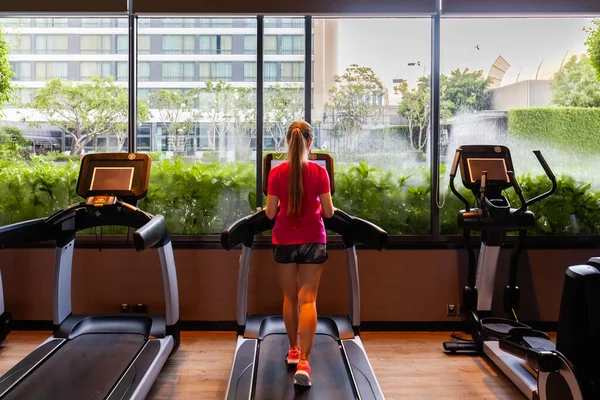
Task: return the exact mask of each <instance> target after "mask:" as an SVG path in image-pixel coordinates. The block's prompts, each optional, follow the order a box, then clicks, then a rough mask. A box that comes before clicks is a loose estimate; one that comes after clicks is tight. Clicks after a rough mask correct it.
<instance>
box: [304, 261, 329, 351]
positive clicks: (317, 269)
mask: <svg viewBox="0 0 600 400" xmlns="http://www.w3.org/2000/svg"><path fill="white" fill-rule="evenodd" d="M322 271H323V264H300V265H298V286H299V288H300V290H299V291H298V304H299V306H300V323H299V325H298V328H299V332H300V352H301V356H300V357H301V359H302V360H308V359H309V357H310V352H311V350H312V345H313V341H314V339H315V332H316V330H317V290H318V289H319V280H320V279H321V272H322Z"/></svg>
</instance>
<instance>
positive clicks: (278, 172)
mask: <svg viewBox="0 0 600 400" xmlns="http://www.w3.org/2000/svg"><path fill="white" fill-rule="evenodd" d="M289 177H290V166H289V163H288V162H287V161H286V162H284V163H282V164H280V165H278V166H276V167H275V168H273V169H272V170H271V172H270V174H269V182H268V185H267V193H268V194H270V195H272V196H277V197H278V198H279V206H280V208H279V212H278V213H277V220H276V221H275V226H274V227H273V243H274V244H280V245H290V244H312V243H327V235H326V232H325V225H324V224H323V218H322V217H321V199H320V195H322V194H324V193H329V191H330V188H329V175H328V174H327V170H326V169H325V168H323V167H321V166H320V165H318V164H316V163H313V162H307V163H306V164H304V168H303V169H302V185H303V188H304V198H303V199H302V215H301V216H299V217H294V216H288V215H287V214H288V210H287V206H288V198H289V192H288V190H289V189H288V184H289Z"/></svg>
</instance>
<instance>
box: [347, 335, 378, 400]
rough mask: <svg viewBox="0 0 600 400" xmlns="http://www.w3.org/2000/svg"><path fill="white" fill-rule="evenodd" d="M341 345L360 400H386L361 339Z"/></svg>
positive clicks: (348, 340) (349, 340) (357, 338)
mask: <svg viewBox="0 0 600 400" xmlns="http://www.w3.org/2000/svg"><path fill="white" fill-rule="evenodd" d="M341 343H342V348H343V350H344V353H345V354H346V360H347V362H348V366H349V367H350V371H351V372H352V379H353V380H354V384H355V387H356V391H357V392H358V394H359V398H360V399H361V400H371V399H372V400H384V399H385V397H384V395H383V391H382V390H381V387H380V386H379V382H377V378H375V373H374V372H373V367H372V366H371V363H370V362H369V358H368V357H367V353H366V352H365V348H364V347H363V345H362V341H361V340H360V337H358V336H357V337H355V338H354V339H347V340H342V341H341Z"/></svg>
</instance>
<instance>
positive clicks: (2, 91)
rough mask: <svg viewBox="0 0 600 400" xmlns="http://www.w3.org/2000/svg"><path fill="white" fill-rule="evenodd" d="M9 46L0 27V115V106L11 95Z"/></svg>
mask: <svg viewBox="0 0 600 400" xmlns="http://www.w3.org/2000/svg"><path fill="white" fill-rule="evenodd" d="M9 54H10V46H9V44H8V43H7V42H6V40H4V34H3V32H2V29H0V116H1V115H2V106H3V105H4V103H6V102H8V101H10V100H11V99H12V95H13V91H14V88H13V82H12V78H13V75H14V73H13V71H12V69H11V68H10V63H9V62H8V56H9Z"/></svg>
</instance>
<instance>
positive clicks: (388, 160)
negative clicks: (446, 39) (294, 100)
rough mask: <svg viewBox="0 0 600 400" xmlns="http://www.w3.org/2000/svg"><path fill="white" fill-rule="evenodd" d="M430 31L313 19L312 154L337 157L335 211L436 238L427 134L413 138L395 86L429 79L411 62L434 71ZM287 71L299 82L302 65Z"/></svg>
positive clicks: (397, 21)
mask: <svg viewBox="0 0 600 400" xmlns="http://www.w3.org/2000/svg"><path fill="white" fill-rule="evenodd" d="M430 30H431V23H430V20H429V19H425V18H423V19H420V18H410V19H409V18H379V19H318V18H317V19H315V20H314V44H315V47H314V57H313V60H314V79H313V84H312V85H313V103H312V105H313V109H312V117H313V125H314V127H315V140H314V144H313V149H315V150H317V149H318V150H321V151H325V152H328V153H330V154H332V155H333V157H334V159H335V162H336V166H335V175H336V176H335V184H336V192H335V194H334V196H333V203H334V205H335V206H336V207H339V208H340V209H341V210H344V211H346V212H348V213H350V214H352V215H356V216H358V217H361V218H365V219H367V220H369V221H372V222H373V223H375V224H377V225H379V226H381V227H382V228H383V229H385V230H386V231H387V232H388V233H389V234H392V235H424V234H428V233H429V225H430V212H429V209H430V207H429V191H430V190H429V185H430V180H429V163H428V161H427V159H428V155H427V146H426V143H427V140H428V134H427V130H426V129H422V130H421V136H420V142H419V143H417V142H416V140H414V138H415V137H417V138H418V137H419V135H418V134H416V136H415V134H413V135H409V134H408V132H410V129H411V128H412V129H413V131H414V129H415V128H414V123H413V126H410V123H409V121H407V119H406V118H404V117H403V116H402V115H401V114H399V110H400V109H401V104H402V101H403V96H402V93H401V92H400V90H399V89H401V88H400V87H399V88H398V90H395V89H396V88H395V86H398V85H401V82H406V84H407V85H409V87H414V86H415V85H416V84H417V82H419V80H421V79H422V78H424V75H425V73H426V71H427V70H425V72H424V70H423V69H422V68H415V67H412V66H409V65H407V61H408V62H412V61H413V60H414V61H420V62H421V64H422V65H431V64H430V54H431V44H430V43H431V34H430ZM392 49H393V50H392ZM288 57H289V56H288ZM282 73H285V74H286V77H289V76H291V77H294V78H296V77H298V76H299V75H300V71H299V66H298V65H296V64H295V63H290V64H286V65H284V67H283V68H282ZM423 93H424V94H426V93H429V83H428V82H427V83H425V84H424V86H423ZM404 101H406V100H404ZM421 104H422V107H417V108H418V109H417V110H416V111H418V112H421V113H426V107H428V105H429V101H428V100H426V99H425V100H424V101H423V102H421ZM411 138H412V139H411Z"/></svg>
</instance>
